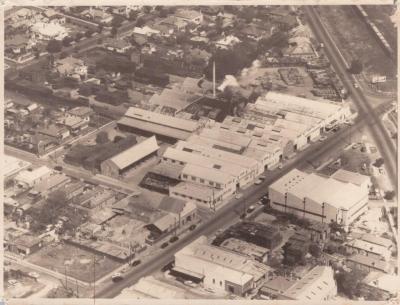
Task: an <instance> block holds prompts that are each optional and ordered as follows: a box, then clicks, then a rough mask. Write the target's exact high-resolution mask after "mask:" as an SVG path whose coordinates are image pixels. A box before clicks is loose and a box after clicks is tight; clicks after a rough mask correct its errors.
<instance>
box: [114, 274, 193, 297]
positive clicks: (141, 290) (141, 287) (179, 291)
mask: <svg viewBox="0 0 400 305" xmlns="http://www.w3.org/2000/svg"><path fill="white" fill-rule="evenodd" d="M196 297H198V296H197V295H195V294H193V293H191V292H189V291H187V290H186V289H183V288H180V287H178V286H176V285H171V284H169V283H167V282H164V281H161V280H158V279H155V278H154V277H152V276H148V277H143V278H141V279H140V280H139V282H137V283H136V284H135V285H133V286H131V287H129V288H125V289H124V290H122V292H121V294H120V295H119V296H117V298H121V299H163V300H164V299H171V300H172V299H195V298H196Z"/></svg>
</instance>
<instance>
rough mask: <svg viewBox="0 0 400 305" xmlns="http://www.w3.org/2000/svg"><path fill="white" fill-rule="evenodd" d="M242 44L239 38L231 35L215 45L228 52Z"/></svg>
mask: <svg viewBox="0 0 400 305" xmlns="http://www.w3.org/2000/svg"><path fill="white" fill-rule="evenodd" d="M240 42H241V40H240V39H239V38H237V37H236V36H233V35H229V36H225V37H223V38H221V39H220V40H218V41H217V42H216V43H215V46H216V47H217V48H220V49H226V50H227V49H229V48H231V47H233V46H234V45H236V44H238V43H240Z"/></svg>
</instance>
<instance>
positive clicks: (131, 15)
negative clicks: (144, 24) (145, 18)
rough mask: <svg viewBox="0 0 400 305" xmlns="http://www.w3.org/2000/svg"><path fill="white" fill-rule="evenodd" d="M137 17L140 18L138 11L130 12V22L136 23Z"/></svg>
mask: <svg viewBox="0 0 400 305" xmlns="http://www.w3.org/2000/svg"><path fill="white" fill-rule="evenodd" d="M137 16H138V12H136V11H134V10H131V11H130V12H129V17H128V19H129V20H130V21H134V20H136V18H137Z"/></svg>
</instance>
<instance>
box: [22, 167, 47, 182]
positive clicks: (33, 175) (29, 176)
mask: <svg viewBox="0 0 400 305" xmlns="http://www.w3.org/2000/svg"><path fill="white" fill-rule="evenodd" d="M51 172H52V170H51V169H50V168H48V167H47V166H41V167H38V168H36V169H34V170H32V171H27V170H24V171H22V172H20V173H19V174H18V175H17V176H16V177H15V180H17V181H21V182H24V183H28V184H30V183H33V182H34V181H35V180H37V179H39V178H41V177H43V176H45V175H48V174H51Z"/></svg>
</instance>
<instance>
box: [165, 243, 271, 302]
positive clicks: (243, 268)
mask: <svg viewBox="0 0 400 305" xmlns="http://www.w3.org/2000/svg"><path fill="white" fill-rule="evenodd" d="M269 270H270V268H269V267H267V266H266V265H264V264H261V263H259V262H256V261H254V260H252V259H249V258H248V257H246V256H242V255H239V254H237V253H235V252H231V251H228V250H224V249H222V248H219V247H215V246H211V245H209V244H207V240H206V237H205V236H202V237H200V238H198V239H197V240H195V241H194V242H192V243H191V244H190V245H188V246H186V247H185V248H183V249H182V250H180V251H178V252H177V253H176V254H175V266H174V268H173V269H172V273H173V274H176V275H179V276H181V277H184V278H187V279H191V280H193V281H194V282H202V283H203V285H204V288H206V289H212V290H214V291H217V292H226V293H230V294H235V295H240V296H244V295H246V293H248V292H249V291H250V290H252V289H254V288H256V287H259V286H260V285H261V283H262V282H263V280H264V278H265V276H266V274H267V273H268V271H269Z"/></svg>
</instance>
